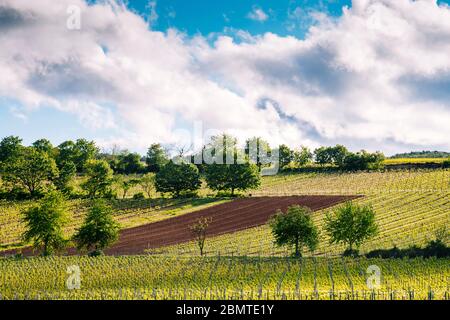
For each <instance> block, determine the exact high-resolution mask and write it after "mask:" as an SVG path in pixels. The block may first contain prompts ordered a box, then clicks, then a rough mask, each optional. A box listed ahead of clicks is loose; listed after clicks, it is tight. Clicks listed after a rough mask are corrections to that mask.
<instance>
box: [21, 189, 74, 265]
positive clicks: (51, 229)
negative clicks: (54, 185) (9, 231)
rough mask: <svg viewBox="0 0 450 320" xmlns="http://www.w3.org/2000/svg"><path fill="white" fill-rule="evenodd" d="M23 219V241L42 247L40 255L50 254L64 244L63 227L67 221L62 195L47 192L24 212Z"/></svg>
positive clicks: (55, 192)
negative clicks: (35, 204) (38, 202)
mask: <svg viewBox="0 0 450 320" xmlns="http://www.w3.org/2000/svg"><path fill="white" fill-rule="evenodd" d="M23 221H24V222H25V224H26V227H25V229H26V231H25V232H24V233H23V235H22V238H23V240H24V241H25V242H29V241H33V247H34V248H35V249H41V248H42V255H44V256H48V255H51V254H52V253H53V252H54V251H55V250H61V249H63V248H64V247H65V245H66V240H65V238H64V234H63V227H64V225H65V224H66V223H67V221H68V217H67V212H66V204H65V199H64V196H63V195H62V194H61V193H59V192H57V191H51V192H49V193H48V194H47V195H46V196H45V197H44V198H43V199H42V200H41V202H40V204H39V205H37V206H34V207H31V208H29V209H28V210H26V211H25V212H24V218H23Z"/></svg>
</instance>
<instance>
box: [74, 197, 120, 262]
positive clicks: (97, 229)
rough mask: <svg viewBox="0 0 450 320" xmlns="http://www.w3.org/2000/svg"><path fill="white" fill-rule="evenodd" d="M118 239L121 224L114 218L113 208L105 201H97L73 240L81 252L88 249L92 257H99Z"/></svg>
mask: <svg viewBox="0 0 450 320" xmlns="http://www.w3.org/2000/svg"><path fill="white" fill-rule="evenodd" d="M118 237H119V224H118V223H117V222H116V221H114V219H113V217H112V208H111V207H110V206H109V205H107V203H106V202H105V201H104V200H96V201H95V202H94V204H93V205H92V207H91V208H90V210H89V212H88V214H87V216H86V219H85V220H84V223H83V225H82V226H81V227H80V229H78V230H77V232H76V234H75V235H74V236H73V240H74V241H75V243H76V244H77V248H78V249H79V250H83V249H86V250H87V251H89V255H90V256H98V255H101V254H102V252H103V250H104V249H105V248H107V247H108V246H110V245H111V244H113V243H114V242H115V241H116V240H117V238H118Z"/></svg>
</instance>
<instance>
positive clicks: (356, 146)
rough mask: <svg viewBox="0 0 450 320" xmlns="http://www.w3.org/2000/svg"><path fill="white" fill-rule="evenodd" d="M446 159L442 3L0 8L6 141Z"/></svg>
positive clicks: (179, 1) (448, 43)
mask: <svg viewBox="0 0 450 320" xmlns="http://www.w3.org/2000/svg"><path fill="white" fill-rule="evenodd" d="M221 132H227V133H230V134H233V135H235V136H237V137H238V138H239V140H240V141H241V142H243V141H244V140H245V139H246V138H248V137H252V136H261V137H263V138H265V139H266V140H268V141H269V142H270V143H271V144H272V145H273V146H274V145H277V144H281V143H285V144H288V145H289V146H291V147H293V148H299V147H300V146H301V145H305V146H308V147H310V148H315V147H318V146H320V145H334V144H338V143H339V144H344V145H346V146H348V147H349V148H350V149H351V150H354V151H357V150H360V149H366V150H369V151H376V150H380V151H383V152H385V153H386V154H387V155H390V154H394V153H399V152H407V151H412V150H442V151H448V150H450V139H449V137H450V7H449V1H434V0H416V1H413V0H395V1H392V0H353V1H350V0H348V1H341V0H328V1H327V0H322V1H317V0H316V1H312V0H297V1H295V0H286V1H284V0H265V1H250V0H227V1H210V0H192V1H185V0H172V1H169V0H151V1H147V0H146V1H143V0H142V1H141V0H135V1H132V0H130V1H127V2H119V1H112V0H111V1H86V0H58V1H54V0H37V1H27V0H0V137H4V136H8V135H18V136H20V137H22V138H23V139H24V143H25V144H30V143H32V142H33V141H35V140H37V139H39V138H42V137H46V138H48V139H50V140H51V141H52V142H53V143H54V144H55V145H57V144H59V143H61V142H63V141H65V140H68V139H77V138H81V137H83V138H87V139H93V140H95V141H96V142H97V143H98V145H99V146H100V147H101V148H103V149H104V150H108V149H109V148H112V147H113V146H118V147H121V148H126V149H128V150H132V151H137V152H140V153H144V152H145V150H146V148H147V147H148V146H149V145H150V144H151V143H155V142H161V143H163V144H167V145H170V146H173V147H182V148H184V149H189V148H191V149H193V150H195V149H198V148H200V146H201V145H202V143H204V142H205V139H207V137H208V136H210V135H213V134H217V133H221Z"/></svg>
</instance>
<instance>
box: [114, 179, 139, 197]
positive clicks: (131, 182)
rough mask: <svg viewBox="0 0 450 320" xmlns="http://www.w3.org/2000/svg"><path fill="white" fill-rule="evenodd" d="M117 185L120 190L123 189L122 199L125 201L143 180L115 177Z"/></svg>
mask: <svg viewBox="0 0 450 320" xmlns="http://www.w3.org/2000/svg"><path fill="white" fill-rule="evenodd" d="M114 178H115V179H114V180H115V181H116V183H117V184H118V185H119V187H120V189H122V199H125V198H126V197H127V195H128V192H129V191H130V190H131V188H133V187H134V186H137V185H138V184H139V183H140V182H141V180H140V179H136V178H128V177H127V176H122V175H118V176H115V177H114Z"/></svg>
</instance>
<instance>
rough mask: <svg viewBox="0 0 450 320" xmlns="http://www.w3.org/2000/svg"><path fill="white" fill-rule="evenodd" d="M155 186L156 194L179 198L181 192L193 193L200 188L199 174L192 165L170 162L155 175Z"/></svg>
mask: <svg viewBox="0 0 450 320" xmlns="http://www.w3.org/2000/svg"><path fill="white" fill-rule="evenodd" d="M155 186H156V190H157V191H158V192H169V193H171V194H172V195H174V196H175V197H179V196H180V193H181V192H195V191H197V190H198V189H199V188H200V186H201V181H200V174H199V172H198V169H197V167H196V166H194V165H193V164H190V163H184V162H182V163H179V164H175V163H174V162H173V161H170V162H169V163H167V164H166V165H165V166H164V167H162V169H161V170H160V171H159V172H158V173H157V174H156V184H155Z"/></svg>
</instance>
